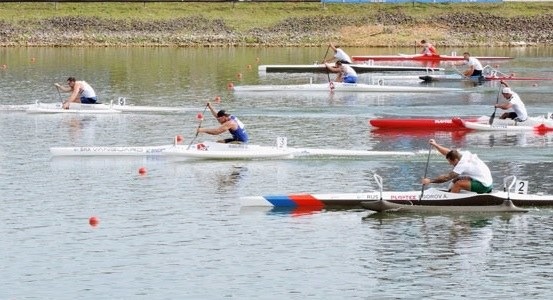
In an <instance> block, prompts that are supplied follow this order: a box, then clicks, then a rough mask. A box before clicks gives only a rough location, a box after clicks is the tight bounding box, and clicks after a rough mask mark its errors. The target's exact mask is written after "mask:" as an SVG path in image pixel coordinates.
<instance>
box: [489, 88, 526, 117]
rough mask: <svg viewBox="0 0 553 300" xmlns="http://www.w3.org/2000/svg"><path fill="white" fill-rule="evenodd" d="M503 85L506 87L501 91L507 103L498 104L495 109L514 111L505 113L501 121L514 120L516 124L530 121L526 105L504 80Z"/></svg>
mask: <svg viewBox="0 0 553 300" xmlns="http://www.w3.org/2000/svg"><path fill="white" fill-rule="evenodd" d="M501 84H502V85H504V86H505V87H504V88H503V89H501V94H502V95H503V98H505V99H506V100H507V102H505V103H501V104H496V105H495V106H494V107H496V108H501V109H503V110H508V109H513V111H509V112H505V113H503V114H502V115H501V117H499V118H500V119H507V118H509V119H512V120H515V121H516V122H524V121H526V119H528V112H527V111H526V106H525V105H524V102H522V100H521V99H520V96H519V95H518V94H517V93H515V92H513V90H511V88H510V87H509V85H507V83H506V82H504V81H503V80H502V81H501Z"/></svg>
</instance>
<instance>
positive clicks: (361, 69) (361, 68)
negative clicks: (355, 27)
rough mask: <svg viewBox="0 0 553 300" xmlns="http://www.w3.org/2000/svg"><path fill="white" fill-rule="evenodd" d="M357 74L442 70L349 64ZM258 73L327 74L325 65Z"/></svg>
mask: <svg viewBox="0 0 553 300" xmlns="http://www.w3.org/2000/svg"><path fill="white" fill-rule="evenodd" d="M350 66H351V67H352V68H353V69H354V70H355V71H356V72H357V73H368V72H399V71H420V72H436V71H443V70H444V69H443V68H427V67H409V66H378V65H370V64H351V65H350ZM258 72H259V73H327V72H328V70H327V68H326V65H325V64H313V65H261V66H259V67H258Z"/></svg>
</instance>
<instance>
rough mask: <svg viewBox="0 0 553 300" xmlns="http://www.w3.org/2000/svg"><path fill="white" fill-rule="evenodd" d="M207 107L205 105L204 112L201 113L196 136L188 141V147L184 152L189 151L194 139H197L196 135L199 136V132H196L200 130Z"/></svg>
mask: <svg viewBox="0 0 553 300" xmlns="http://www.w3.org/2000/svg"><path fill="white" fill-rule="evenodd" d="M207 107H208V104H206V105H205V107H204V111H203V112H202V118H201V119H200V123H199V124H198V128H197V129H196V135H195V136H194V138H193V139H192V140H191V141H190V144H188V147H186V150H188V149H190V146H192V144H193V143H194V141H195V140H196V138H197V137H198V134H200V132H198V130H199V129H200V128H202V121H203V120H204V114H205V111H206V110H207Z"/></svg>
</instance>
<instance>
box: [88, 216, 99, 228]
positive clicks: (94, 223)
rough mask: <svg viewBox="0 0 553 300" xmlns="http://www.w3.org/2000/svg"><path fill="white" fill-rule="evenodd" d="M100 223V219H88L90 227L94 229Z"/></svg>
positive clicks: (93, 217)
mask: <svg viewBox="0 0 553 300" xmlns="http://www.w3.org/2000/svg"><path fill="white" fill-rule="evenodd" d="M99 223H100V219H99V218H98V217H95V216H92V217H90V219H88V224H90V226H92V227H96V226H98V224H99Z"/></svg>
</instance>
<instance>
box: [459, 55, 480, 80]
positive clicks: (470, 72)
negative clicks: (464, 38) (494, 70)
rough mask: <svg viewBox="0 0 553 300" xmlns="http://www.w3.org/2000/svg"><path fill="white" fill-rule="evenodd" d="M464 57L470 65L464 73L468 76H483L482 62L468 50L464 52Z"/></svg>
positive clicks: (466, 63)
mask: <svg viewBox="0 0 553 300" xmlns="http://www.w3.org/2000/svg"><path fill="white" fill-rule="evenodd" d="M463 57H464V58H465V62H464V64H465V65H467V66H468V69H466V70H465V71H464V72H463V75H465V76H466V77H472V76H482V69H483V67H482V63H480V61H479V60H478V59H477V58H476V57H472V56H470V53H468V52H465V53H463Z"/></svg>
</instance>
